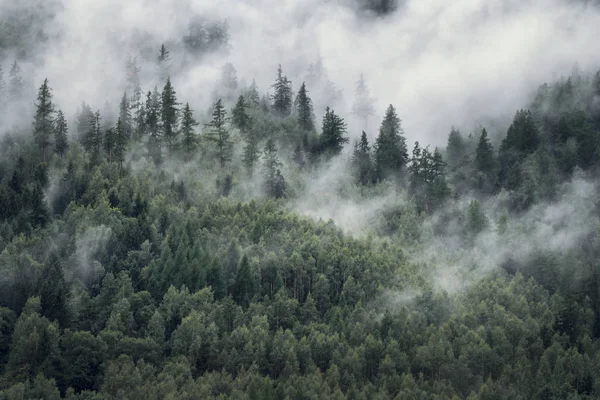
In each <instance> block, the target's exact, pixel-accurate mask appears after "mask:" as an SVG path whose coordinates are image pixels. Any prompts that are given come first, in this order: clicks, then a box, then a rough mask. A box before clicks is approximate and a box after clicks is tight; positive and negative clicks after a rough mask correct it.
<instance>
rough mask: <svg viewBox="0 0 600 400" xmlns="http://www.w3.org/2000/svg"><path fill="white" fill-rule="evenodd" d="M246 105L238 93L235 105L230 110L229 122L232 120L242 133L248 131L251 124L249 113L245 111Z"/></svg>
mask: <svg viewBox="0 0 600 400" xmlns="http://www.w3.org/2000/svg"><path fill="white" fill-rule="evenodd" d="M247 107H248V105H247V104H246V100H245V99H244V96H243V95H240V97H238V101H237V103H236V104H235V107H234V108H233V110H232V111H231V122H233V125H235V127H236V128H238V129H239V130H240V132H242V134H244V135H246V134H247V133H248V130H249V129H250V124H251V119H250V115H248V112H247V111H246V108H247Z"/></svg>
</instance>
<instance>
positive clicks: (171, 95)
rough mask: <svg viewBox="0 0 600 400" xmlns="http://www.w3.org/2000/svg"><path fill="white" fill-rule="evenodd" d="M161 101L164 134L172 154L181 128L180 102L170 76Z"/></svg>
mask: <svg viewBox="0 0 600 400" xmlns="http://www.w3.org/2000/svg"><path fill="white" fill-rule="evenodd" d="M161 101H162V103H161V105H162V108H161V114H160V117H161V118H160V120H161V123H162V130H163V132H162V134H163V138H164V141H165V143H166V144H167V149H168V151H169V155H171V154H172V153H173V145H174V144H175V142H176V139H177V135H178V134H179V130H178V129H177V122H178V120H179V108H178V105H179V103H177V97H176V94H175V89H173V85H171V79H170V78H167V83H166V84H165V87H164V89H163V92H162V97H161Z"/></svg>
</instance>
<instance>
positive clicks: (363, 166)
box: [352, 131, 373, 185]
mask: <svg viewBox="0 0 600 400" xmlns="http://www.w3.org/2000/svg"><path fill="white" fill-rule="evenodd" d="M352 169H353V170H354V174H355V176H356V181H357V182H358V183H359V184H361V185H368V184H369V183H371V182H372V181H373V161H372V160H371V147H370V146H369V140H368V139H367V134H366V133H365V131H362V134H361V136H360V141H359V142H356V143H355V144H354V153H353V154H352Z"/></svg>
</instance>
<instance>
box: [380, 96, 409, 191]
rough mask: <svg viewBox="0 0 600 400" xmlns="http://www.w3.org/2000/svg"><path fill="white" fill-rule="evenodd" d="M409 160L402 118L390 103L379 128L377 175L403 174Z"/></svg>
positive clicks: (383, 176) (381, 176) (381, 177)
mask: <svg viewBox="0 0 600 400" xmlns="http://www.w3.org/2000/svg"><path fill="white" fill-rule="evenodd" d="M407 161H408V151H407V149H406V139H405V138H404V132H403V130H402V126H401V121H400V118H398V115H397V114H396V110H395V109H394V106H392V105H391V104H390V106H389V107H388V109H387V111H386V114H385V117H384V119H383V121H382V123H381V127H380V128H379V135H378V136H377V140H376V142H375V169H376V177H377V179H378V180H382V179H384V178H386V177H389V176H396V177H398V176H399V175H400V174H402V172H403V170H404V168H405V167H406V163H407Z"/></svg>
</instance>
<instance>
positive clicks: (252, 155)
mask: <svg viewBox="0 0 600 400" xmlns="http://www.w3.org/2000/svg"><path fill="white" fill-rule="evenodd" d="M259 158H260V151H259V149H258V141H257V140H256V135H255V134H253V133H250V134H249V135H248V136H247V137H246V145H245V146H244V156H243V158H242V162H243V163H244V166H245V167H246V170H247V171H248V175H250V176H252V175H253V174H254V167H255V165H256V163H257V162H258V160H259Z"/></svg>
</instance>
